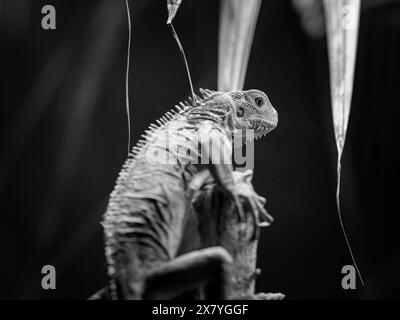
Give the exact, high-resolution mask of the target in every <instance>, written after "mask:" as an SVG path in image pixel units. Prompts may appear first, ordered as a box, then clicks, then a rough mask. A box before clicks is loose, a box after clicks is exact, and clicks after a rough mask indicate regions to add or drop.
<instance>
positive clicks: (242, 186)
mask: <svg viewBox="0 0 400 320" xmlns="http://www.w3.org/2000/svg"><path fill="white" fill-rule="evenodd" d="M252 178H253V172H252V170H246V171H245V172H235V179H234V180H235V183H234V184H233V185H232V187H231V188H229V189H228V190H227V191H228V194H229V195H230V196H231V197H232V199H233V201H234V202H235V205H236V207H237V210H238V214H239V222H241V223H245V222H246V218H247V217H246V216H245V214H244V212H249V213H250V214H251V215H252V217H253V221H254V237H256V234H257V230H258V228H259V227H265V226H269V225H270V224H271V223H272V222H273V220H274V219H273V218H272V216H271V215H270V214H269V213H268V212H267V211H266V210H265V208H264V205H265V203H266V199H265V198H264V197H261V196H259V195H258V194H257V193H256V192H255V191H254V189H253V187H252V186H251V184H250V182H251V179H252ZM244 207H245V208H244ZM254 237H253V238H254Z"/></svg>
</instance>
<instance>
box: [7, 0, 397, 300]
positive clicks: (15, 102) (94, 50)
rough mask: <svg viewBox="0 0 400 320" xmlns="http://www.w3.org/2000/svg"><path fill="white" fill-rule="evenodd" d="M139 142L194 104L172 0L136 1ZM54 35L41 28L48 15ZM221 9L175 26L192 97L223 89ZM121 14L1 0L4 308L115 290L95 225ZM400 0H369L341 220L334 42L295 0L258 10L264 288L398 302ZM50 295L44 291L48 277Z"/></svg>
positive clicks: (117, 149) (254, 60)
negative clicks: (45, 11)
mask: <svg viewBox="0 0 400 320" xmlns="http://www.w3.org/2000/svg"><path fill="white" fill-rule="evenodd" d="M130 3H131V10H132V22H133V44H132V53H131V63H132V65H131V67H132V68H131V76H130V98H131V115H132V119H131V120H132V127H133V132H132V136H133V140H134V141H137V139H138V137H139V136H140V134H141V133H142V132H143V130H144V129H145V128H146V126H147V125H148V124H149V123H151V122H152V121H154V119H155V118H157V117H159V116H160V115H161V114H162V113H163V112H165V111H167V110H169V109H170V108H171V107H172V106H173V105H174V104H175V103H176V102H178V101H179V100H183V99H185V97H186V96H187V95H188V94H189V87H188V82H187V79H186V75H185V70H184V65H183V63H182V61H181V57H180V54H179V51H178V48H177V46H176V43H175V42H174V39H173V38H172V36H171V34H170V31H169V29H168V28H167V27H166V26H165V20H166V5H165V3H164V2H163V1H145V0H141V1H139V0H137V1H131V2H130ZM45 4H52V5H54V6H55V7H56V9H57V29H56V30H55V31H45V30H43V29H42V28H41V18H42V14H41V8H42V6H43V5H45ZM218 16H219V4H218V1H213V0H203V1H183V4H182V6H181V9H180V11H179V13H178V16H177V18H176V19H175V28H176V30H177V32H178V33H179V35H180V37H181V41H182V43H183V44H184V47H185V49H186V53H187V56H188V60H189V64H190V67H191V71H192V76H193V80H194V86H195V88H199V87H205V88H210V89H216V76H217V56H218V55H217V49H218ZM127 36H128V34H127V17H126V12H125V6H124V2H123V1H114V0H113V1H111V0H108V1H107V0H104V1H77V0H73V1H72V0H69V1H65V0H64V1H61V0H58V1H55V0H53V1H32V0H19V1H14V0H12V1H11V0H6V1H0V46H1V47H0V48H1V50H0V79H1V86H0V105H1V108H0V110H1V118H0V146H1V149H0V150H1V151H0V152H1V156H0V165H1V167H0V196H1V211H0V213H1V214H0V219H1V220H0V221H1V222H0V249H1V260H0V274H1V275H2V281H1V285H0V288H1V290H0V298H3V299H13V298H23V299H33V298H45V299H62V298H67V299H84V298H86V297H88V296H89V295H91V294H92V293H93V292H94V291H96V290H97V289H99V288H101V287H103V286H104V285H105V282H106V271H105V261H104V257H103V237H102V229H101V226H100V224H99V221H100V219H101V215H102V213H103V211H104V209H105V206H106V201H107V197H108V194H109V193H110V192H111V190H112V188H113V186H114V182H115V179H116V177H117V174H118V171H119V169H120V167H121V165H122V163H123V161H124V159H125V155H126V145H127V126H126V114H125V93H124V88H125V66H126V46H127ZM399 39H400V5H399V2H398V1H363V7H362V12H361V20H360V37H359V46H358V55H357V66H356V75H355V84H354V95H353V104H352V111H351V116H350V122H349V130H348V137H347V144H346V147H345V151H344V156H343V157H344V158H343V181H342V186H343V189H342V211H343V215H344V220H345V223H346V226H347V229H348V231H349V235H350V239H351V242H352V245H353V249H354V252H355V254H356V257H357V258H358V262H359V266H360V269H361V271H362V273H363V275H364V278H365V281H366V285H365V287H362V286H361V283H360V282H358V283H357V290H353V291H351V290H348V291H345V290H343V289H342V288H341V285H340V282H341V278H342V275H341V268H342V266H344V265H346V264H351V259H350V256H349V253H348V251H347V248H346V244H345V241H344V238H343V235H342V233H341V230H340V226H339V222H338V219H337V213H336V205H335V188H336V147H335V141H334V135H333V127H332V123H331V122H332V120H331V111H330V97H329V82H328V80H329V78H328V59H327V53H326V39H325V37H321V38H317V39H315V38H310V37H309V36H308V35H307V34H306V33H305V32H304V31H303V29H302V27H301V24H300V21H299V16H298V15H297V13H296V11H295V10H294V9H293V7H292V5H291V2H290V1H265V0H264V1H263V4H262V7H261V11H260V16H259V21H258V24H257V29H256V32H255V38H254V42H253V47H252V52H251V56H250V61H249V65H248V72H247V77H246V82H245V88H246V89H249V88H257V89H260V90H263V91H265V92H267V93H268V95H269V97H270V100H271V102H272V104H273V105H274V106H275V108H276V109H277V111H278V112H279V126H278V128H277V130H276V131H274V132H273V133H272V134H270V135H269V136H267V137H266V138H265V139H263V140H260V141H258V142H257V144H256V160H255V175H254V179H253V183H254V186H255V189H256V190H257V191H258V193H260V194H262V195H264V196H266V197H267V199H268V204H267V209H268V210H269V212H270V213H271V214H272V215H273V216H274V218H275V222H274V224H273V225H272V226H271V227H269V228H267V229H263V230H262V236H261V239H260V246H259V262H258V265H259V267H260V268H261V269H262V275H261V276H260V278H259V279H258V282H257V286H258V291H265V292H277V291H278V292H283V293H285V294H286V295H287V298H288V299H362V298H396V297H397V298H399V296H400V276H399V274H398V270H399V269H400V241H399V231H398V228H399V223H398V222H399V220H400V219H399V203H398V201H397V200H398V194H397V189H398V188H396V187H397V185H398V183H399V172H400V169H399V156H398V152H397V149H398V148H399V139H398V135H397V127H396V124H397V122H398V119H399V108H400V87H399V85H400V62H399V57H400V47H399V43H400V42H399ZM46 264H52V265H54V266H55V267H56V270H57V289H56V290H53V291H44V290H42V289H41V286H40V281H41V277H42V275H41V268H42V266H43V265H46Z"/></svg>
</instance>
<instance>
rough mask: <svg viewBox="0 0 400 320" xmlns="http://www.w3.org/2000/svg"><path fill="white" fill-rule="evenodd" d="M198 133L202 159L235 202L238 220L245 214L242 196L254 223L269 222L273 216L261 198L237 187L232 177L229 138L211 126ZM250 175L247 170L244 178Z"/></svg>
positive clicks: (265, 223) (264, 223) (248, 177)
mask: <svg viewBox="0 0 400 320" xmlns="http://www.w3.org/2000/svg"><path fill="white" fill-rule="evenodd" d="M200 133H201V137H200V141H201V153H202V159H204V158H205V159H206V160H207V161H208V169H209V170H210V172H211V174H212V176H213V178H214V179H215V181H216V183H217V185H218V186H219V187H221V189H222V190H223V191H224V193H225V194H226V195H228V197H230V198H231V199H233V201H234V202H235V205H236V207H237V210H238V214H239V217H240V222H243V221H245V214H244V210H243V207H242V203H241V201H240V199H239V198H244V199H245V203H246V204H247V205H248V206H249V208H250V210H249V211H250V213H251V214H252V215H253V216H254V219H253V221H254V223H256V224H258V223H259V222H260V218H261V219H263V225H269V224H271V223H272V222H273V218H272V217H271V216H270V215H269V214H268V213H267V211H266V210H265V209H264V207H263V200H262V199H260V197H258V196H257V195H255V194H254V193H249V192H247V190H246V189H243V188H238V187H237V185H236V183H235V180H234V179H233V166H232V147H231V142H230V141H229V139H228V138H227V137H226V136H225V135H224V134H221V133H220V132H219V131H218V130H215V129H214V130H213V129H212V128H207V127H205V128H203V129H202V130H201V131H200ZM251 175H252V172H251V171H249V172H248V173H246V178H247V179H251ZM264 200H265V199H264ZM259 214H260V216H259ZM254 229H255V230H256V228H254Z"/></svg>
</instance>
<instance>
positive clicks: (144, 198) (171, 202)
mask: <svg viewBox="0 0 400 320" xmlns="http://www.w3.org/2000/svg"><path fill="white" fill-rule="evenodd" d="M200 92H201V94H202V97H201V98H200V97H196V103H195V104H194V105H193V106H192V105H191V104H190V103H188V102H186V103H181V104H180V105H179V106H176V107H175V108H176V110H177V111H171V112H167V113H166V114H165V116H164V117H162V118H161V119H159V120H157V125H155V124H152V125H150V127H149V130H147V131H146V134H145V135H143V139H142V140H140V141H139V143H138V144H137V145H136V146H135V147H134V148H133V149H132V150H133V151H132V154H131V155H130V157H129V158H128V160H127V161H126V162H125V164H124V166H123V169H122V170H121V172H120V175H119V178H118V179H117V182H116V186H115V189H114V191H113V192H112V193H111V196H110V200H109V204H108V208H107V210H106V213H105V214H104V217H103V222H102V225H103V227H104V231H105V242H106V243H105V254H106V259H107V264H108V276H109V278H110V283H109V288H108V291H109V294H110V296H111V298H112V299H169V298H172V297H175V296H177V295H179V294H181V293H182V292H184V291H186V290H189V289H193V288H195V287H198V286H199V285H202V284H206V283H208V287H209V288H211V290H209V292H208V293H209V295H208V296H207V298H211V299H212V298H214V299H225V298H226V283H227V281H228V278H227V277H228V276H227V274H226V270H227V265H229V263H230V262H231V260H232V259H231V257H230V255H229V254H228V252H227V251H226V250H225V249H223V248H222V247H211V248H205V249H201V250H197V251H195V252H189V253H186V254H183V255H181V256H177V253H178V250H179V247H180V245H181V240H182V235H183V233H184V229H185V225H186V223H187V220H188V215H189V212H190V210H191V209H192V208H193V204H192V200H193V196H194V194H195V193H196V191H197V190H198V189H199V188H201V186H202V185H203V184H204V182H205V181H206V180H207V179H209V177H210V175H211V176H212V178H213V179H214V180H215V182H216V184H217V185H218V186H219V188H220V189H221V190H222V191H223V194H224V195H225V196H226V197H228V198H231V199H232V200H233V201H234V202H235V203H236V205H237V208H238V214H239V216H240V219H241V220H242V221H243V220H244V219H245V218H246V217H245V216H244V214H243V210H242V208H241V202H242V201H243V200H244V201H245V202H246V203H247V205H248V206H249V207H250V208H251V210H250V212H251V213H252V215H254V219H253V221H254V223H259V222H260V220H261V218H262V219H263V220H264V221H265V223H267V224H268V223H270V222H271V221H272V218H271V217H270V216H269V215H268V213H267V212H266V211H265V209H264V208H263V202H262V201H260V198H258V197H257V195H256V194H252V195H249V194H247V193H245V194H241V189H240V188H236V186H235V182H234V179H233V175H232V172H233V167H232V159H231V157H232V146H231V144H232V136H233V135H235V134H239V133H246V129H249V130H254V136H253V137H247V138H255V139H258V138H260V137H262V136H264V135H266V134H267V133H269V132H270V131H272V130H273V129H274V128H275V127H276V125H277V121H278V115H277V112H276V110H275V109H274V108H273V107H272V105H271V103H270V101H269V99H268V97H267V95H266V94H265V93H263V92H262V91H259V90H248V91H231V92H215V91H210V90H203V89H200ZM191 102H192V103H193V101H191ZM221 155H222V156H223V158H224V160H225V161H223V162H222V163H221ZM199 158H201V161H200V162H199ZM160 159H162V160H161V161H160ZM204 160H206V161H204ZM204 162H205V163H204ZM239 198H242V199H241V201H239Z"/></svg>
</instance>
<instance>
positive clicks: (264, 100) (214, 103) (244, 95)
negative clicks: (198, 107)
mask: <svg viewBox="0 0 400 320" xmlns="http://www.w3.org/2000/svg"><path fill="white" fill-rule="evenodd" d="M201 92H202V94H203V96H205V99H206V100H205V102H206V103H205V104H206V105H207V107H208V108H209V109H214V110H215V111H217V110H221V109H222V110H225V113H226V115H227V116H228V117H227V122H228V126H229V129H230V130H231V131H233V132H234V133H236V132H237V133H242V134H243V135H245V134H246V130H254V136H253V137H254V138H255V139H258V138H261V137H262V136H264V135H266V134H267V133H269V132H271V131H272V130H274V129H275V128H276V126H277V125H278V113H277V112H276V110H275V109H274V107H273V106H272V105H271V102H270V101H269V99H268V96H267V95H266V94H265V93H264V92H262V91H260V90H255V89H252V90H247V91H229V92H215V91H210V90H201ZM246 138H249V137H246Z"/></svg>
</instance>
